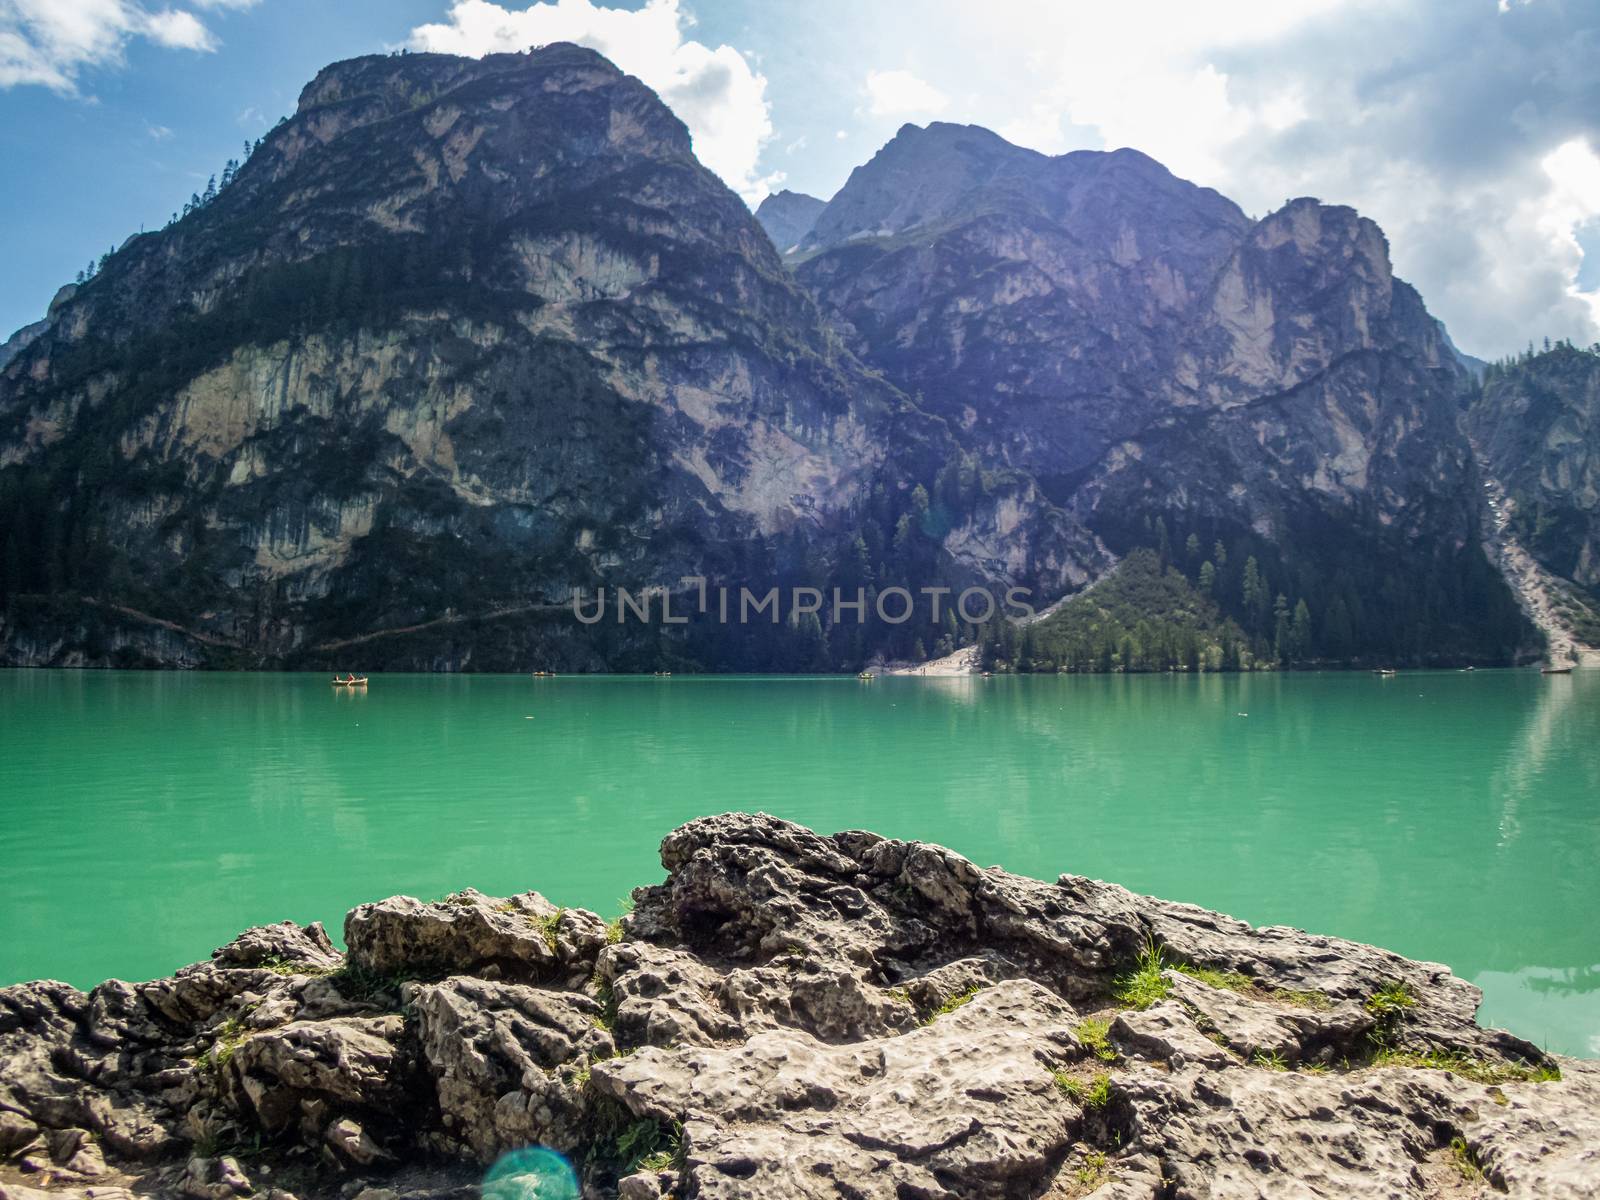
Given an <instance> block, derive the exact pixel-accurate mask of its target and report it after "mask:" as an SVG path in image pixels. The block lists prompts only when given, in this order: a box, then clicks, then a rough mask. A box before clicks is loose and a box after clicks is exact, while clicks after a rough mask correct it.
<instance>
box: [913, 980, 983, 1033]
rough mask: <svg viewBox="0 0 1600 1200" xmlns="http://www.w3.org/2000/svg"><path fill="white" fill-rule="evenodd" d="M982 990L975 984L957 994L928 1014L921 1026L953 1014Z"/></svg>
mask: <svg viewBox="0 0 1600 1200" xmlns="http://www.w3.org/2000/svg"><path fill="white" fill-rule="evenodd" d="M982 990H983V989H982V988H981V987H979V986H978V985H977V984H973V985H972V986H971V987H969V988H967V989H966V990H965V991H960V992H957V993H956V994H955V995H953V996H951V997H950V998H949V999H947V1000H946V1001H945V1002H944V1003H943V1004H941V1005H939V1007H938V1008H936V1009H934V1010H933V1011H932V1012H931V1013H929V1014H928V1019H927V1020H926V1021H924V1022H923V1024H924V1025H932V1024H933V1023H934V1022H935V1021H937V1020H938V1019H939V1018H940V1017H943V1016H948V1015H949V1014H950V1013H953V1012H955V1010H956V1009H958V1008H960V1007H961V1006H962V1005H963V1004H968V1003H971V1001H972V998H973V997H974V996H976V995H977V994H978V993H979V992H981V991H982ZM907 999H908V1000H909V999H910V997H909V996H908V997H907Z"/></svg>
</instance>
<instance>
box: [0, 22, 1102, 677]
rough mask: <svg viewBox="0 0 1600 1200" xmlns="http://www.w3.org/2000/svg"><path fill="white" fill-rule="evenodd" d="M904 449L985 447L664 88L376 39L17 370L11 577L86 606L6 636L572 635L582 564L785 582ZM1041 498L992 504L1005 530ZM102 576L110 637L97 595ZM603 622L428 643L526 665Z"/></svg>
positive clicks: (212, 654) (10, 470)
mask: <svg viewBox="0 0 1600 1200" xmlns="http://www.w3.org/2000/svg"><path fill="white" fill-rule="evenodd" d="M891 447H893V448H894V449H895V451H896V453H897V455H898V456H899V458H898V461H899V462H904V463H906V464H908V465H909V466H910V467H912V468H914V469H920V468H921V467H922V466H924V465H927V464H934V465H935V466H936V465H937V464H938V463H940V462H942V461H944V459H945V458H947V457H948V456H949V455H950V454H952V453H953V449H952V444H951V443H950V439H949V437H948V435H947V433H946V432H945V431H944V430H943V429H942V428H941V427H940V426H939V425H938V423H937V422H929V421H927V420H925V419H924V418H922V417H921V416H920V415H919V414H917V413H915V412H914V411H913V410H911V409H910V407H909V405H907V403H906V401H905V398H904V397H903V396H901V395H900V394H899V393H898V392H896V391H895V389H893V388H892V387H890V386H888V385H886V384H884V383H882V382H881V381H879V380H877V379H875V378H873V377H872V376H870V375H869V374H867V373H866V372H864V371H862V370H861V369H860V368H859V367H858V366H857V365H856V364H855V362H854V361H853V360H852V359H851V357H850V356H849V355H848V354H847V353H845V352H843V351H842V350H841V348H840V347H839V346H838V344H837V341H836V339H835V337H834V336H833V334H832V333H831V331H830V329H829V328H828V327H827V325H826V323H825V322H824V321H823V319H822V318H821V316H820V314H819V312H818V310H817V308H816V306H815V304H814V303H813V302H812V301H811V299H810V298H808V297H807V296H806V295H805V293H804V292H803V291H802V290H801V289H799V288H798V287H796V286H795V284H794V283H793V282H792V280H791V279H790V278H789V276H788V275H787V273H786V272H785V271H784V269H783V268H782V266H781V265H780V262H779V259H778V256H777V254H776V253H775V251H774V250H773V248H772V245H771V243H770V241H769V240H768V238H767V237H766V235H765V234H764V233H763V231H762V229H761V227H760V226H759V225H758V224H757V223H756V221H755V220H754V219H753V218H752V217H751V215H750V213H749V212H748V211H747V210H746V209H745V208H744V206H743V205H742V204H741V203H740V202H739V200H738V199H737V197H735V196H734V195H733V194H732V193H731V192H729V191H728V189H727V188H726V187H724V186H723V185H722V184H721V183H720V182H719V181H718V180H717V179H716V178H715V177H714V176H713V175H711V174H710V173H709V172H708V171H706V170H705V169H704V168H703V167H701V166H700V164H699V163H698V162H697V161H696V160H695V158H694V156H693V154H692V152H691V148H690V142H689V137H688V133H687V131H686V129H685V128H684V126H683V125H682V124H681V122H679V121H678V120H677V119H676V118H675V117H674V116H673V115H672V114H671V113H670V112H669V111H668V110H667V109H666V108H665V107H664V106H663V105H662V104H661V103H660V101H659V100H658V99H657V98H656V97H655V95H654V94H653V93H651V92H650V91H649V90H648V89H647V88H645V87H644V85H642V84H641V83H639V82H638V81H637V80H635V79H633V78H631V77H629V76H626V75H624V74H622V73H621V72H620V71H618V70H617V69H616V68H615V67H613V66H612V65H611V64H610V63H608V62H607V61H605V60H604V59H603V58H601V57H600V56H598V55H596V54H594V53H592V52H590V51H586V50H581V49H579V48H577V47H572V46H553V47H548V48H545V49H542V50H540V51H537V52H534V53H531V54H528V55H495V56H490V57H487V58H483V59H479V60H469V59H459V58H453V57H449V56H441V55H410V56H404V57H374V58H364V59H357V60H353V61H351V62H346V63H340V64H337V65H335V66H333V67H330V68H328V69H327V70H325V71H324V72H322V73H321V74H320V75H319V76H318V77H317V78H316V79H315V80H314V81H313V82H312V83H311V84H310V85H308V86H307V88H306V89H305V91H304V92H303V94H302V96H301V99H300V104H299V108H298V110H297V112H296V113H295V115H294V116H293V117H292V118H291V119H289V120H288V121H287V122H286V123H285V124H283V125H281V126H280V127H279V128H278V129H276V130H274V131H273V133H272V134H271V135H269V136H268V138H267V139H266V141H265V143H264V144H263V145H262V146H261V147H260V148H259V149H258V150H257V152H256V153H255V154H254V155H253V156H252V157H251V158H250V160H249V161H248V162H247V163H246V164H245V165H244V166H243V168H242V169H241V170H240V171H239V173H238V176H237V179H236V180H235V181H234V182H232V183H231V185H230V186H228V187H226V188H225V189H224V190H223V191H222V192H221V193H220V194H219V195H218V197H217V199H216V200H215V201H214V202H212V203H210V204H207V205H206V206H205V207H203V208H201V209H199V210H197V211H196V212H195V213H193V214H192V215H189V216H187V217H185V218H184V220H182V221H181V222H179V223H177V224H176V225H174V226H172V227H171V228H169V229H167V230H166V231H164V232H161V233H157V234H149V235H145V236H142V237H138V238H135V239H133V240H132V241H131V242H130V243H129V244H128V245H127V246H126V247H125V248H124V249H123V250H121V251H120V252H118V253H117V254H116V255H114V256H113V257H112V258H111V260H110V261H109V263H108V264H107V265H106V266H105V268H104V269H103V270H102V271H101V273H100V274H99V275H98V276H96V277H95V278H94V279H93V280H92V281H91V282H90V283H89V284H87V285H86V286H84V287H83V288H81V289H80V290H79V291H78V292H77V293H76V294H75V295H73V296H71V297H69V298H68V299H67V300H66V301H65V302H64V303H62V304H60V305H59V306H58V307H57V308H56V310H55V311H54V312H53V314H52V316H51V318H50V320H49V322H48V323H47V326H46V327H45V328H44V329H43V330H40V331H37V332H36V333H35V334H34V335H33V337H32V340H31V341H30V342H29V343H28V344H27V345H26V346H24V347H23V348H22V349H21V351H20V352H19V353H17V354H16V356H15V358H14V359H13V361H11V362H10V363H9V364H7V365H6V367H5V370H4V373H3V375H0V467H4V468H5V471H4V475H3V476H0V486H3V487H4V488H5V497H4V498H5V499H6V502H7V503H6V509H7V511H8V513H9V514H10V519H9V520H8V522H7V525H8V527H7V529H6V531H5V533H4V535H3V536H0V543H4V544H5V545H7V546H9V549H8V550H7V551H6V553H7V555H8V559H9V561H10V562H11V563H12V564H14V568H15V569H13V570H12V571H11V573H10V575H9V577H8V580H7V584H6V587H7V594H8V595H10V596H18V595H20V596H24V597H32V596H38V595H46V596H49V597H51V598H52V601H53V602H52V605H51V607H50V608H49V610H48V611H42V610H30V609H27V607H26V605H24V610H23V611H20V612H19V610H18V608H17V606H16V605H15V604H12V605H10V606H9V607H10V609H11V615H10V619H9V623H8V626H7V641H8V644H9V647H10V649H9V654H10V656H11V657H12V658H13V660H20V661H56V660H66V661H76V660H77V657H78V656H82V657H87V658H88V659H91V660H92V659H95V658H100V657H105V655H106V653H107V652H108V650H107V646H106V645H104V644H97V645H95V646H87V645H84V644H83V643H84V642H85V641H86V640H89V639H90V638H91V635H94V634H96V630H97V629H98V627H99V626H101V625H103V624H104V623H105V622H106V621H107V620H110V621H111V622H112V624H113V625H114V626H116V627H115V628H113V629H111V630H109V631H107V630H104V629H99V641H100V642H101V643H103V642H104V639H105V638H106V637H109V638H110V639H111V640H112V642H114V643H115V645H117V646H121V645H130V646H131V649H130V650H128V651H126V653H127V654H135V655H144V656H145V657H152V658H156V659H158V660H163V661H167V660H171V658H172V653H171V646H170V641H171V639H172V637H173V635H180V640H182V637H187V638H188V641H187V643H185V644H186V646H187V659H186V660H196V661H219V660H230V661H306V660H310V661H320V660H321V659H322V658H323V657H327V656H331V657H333V658H335V659H336V658H337V657H338V651H339V649H340V647H341V645H343V644H344V643H346V642H347V641H348V639H350V638H352V637H360V636H366V635H368V634H370V633H372V632H373V631H382V630H393V629H404V628H409V627H412V626H416V625H430V624H431V625H435V626H436V625H437V623H439V622H441V621H442V622H445V623H450V622H456V621H459V620H460V619H462V618H463V617H464V616H474V617H482V616H486V615H492V614H497V613H504V612H508V611H516V612H518V613H521V614H525V615H527V617H528V618H529V619H530V620H532V621H535V622H537V620H538V619H539V615H540V614H541V613H550V614H554V613H557V612H559V611H562V606H564V605H565V604H566V602H567V600H568V598H569V596H570V595H571V593H572V591H573V590H574V589H575V588H591V589H592V588H596V587H599V586H601V585H603V584H605V583H608V582H609V583H613V584H617V583H620V584H625V585H627V586H630V587H642V586H651V585H656V586H668V587H675V586H677V584H678V580H679V578H680V577H681V576H685V575H697V574H706V575H712V576H718V575H722V574H729V573H733V572H736V571H740V570H744V571H747V572H756V571H759V570H761V569H765V570H766V571H768V572H769V573H770V572H771V571H774V570H780V569H782V567H783V566H784V564H785V561H786V556H788V557H789V558H793V557H794V556H795V555H797V554H798V553H799V551H797V550H795V549H794V548H795V547H797V546H798V547H802V548H804V547H811V548H813V549H815V548H819V547H820V548H822V549H824V550H825V548H826V547H827V546H828V545H829V544H831V541H830V539H834V538H836V537H841V536H843V535H844V534H845V533H847V532H853V530H854V527H855V524H856V517H857V516H858V514H859V509H860V508H861V507H862V506H863V504H865V503H866V501H867V499H868V497H869V495H872V494H876V495H878V496H879V497H880V498H882V497H885V496H887V497H889V500H888V501H887V502H888V503H892V498H893V497H894V496H895V495H897V494H898V493H899V492H900V491H901V490H903V489H904V488H905V487H908V486H909V481H908V480H906V479H904V478H902V474H901V471H900V467H899V466H898V465H897V463H891V462H889V455H888V451H889V449H890V448H891ZM929 469H932V468H931V467H930V468H929ZM1011 499H1012V492H1011V491H1006V490H1004V489H1002V494H997V495H996V496H995V497H994V498H993V500H992V504H991V508H993V509H996V510H998V509H1000V508H1002V507H1004V505H1005V504H1007V503H1009V502H1010V501H1011ZM1022 503H1023V505H1024V506H1029V503H1030V502H1029V501H1028V500H1027V499H1026V498H1024V499H1023V500H1022ZM1040 511H1041V509H1040V506H1038V505H1032V506H1031V514H1025V515H1024V516H1023V517H1022V518H1021V519H1020V520H1018V519H1015V518H1001V517H997V516H996V515H995V513H994V512H993V511H991V512H989V513H988V514H987V515H985V513H984V511H983V508H982V506H981V505H980V506H979V507H978V509H977V510H975V511H973V512H972V513H970V514H968V515H969V516H970V517H971V519H973V520H975V521H978V522H979V523H980V524H982V525H984V527H985V528H986V529H987V530H989V532H990V533H991V534H992V535H993V536H995V537H1003V534H1004V532H1005V531H1004V530H1002V529H1001V528H1000V527H1001V526H1002V525H1004V526H1006V527H1007V528H1008V529H1009V527H1010V526H1016V525H1022V526H1026V525H1028V524H1029V521H1030V520H1032V519H1033V517H1036V516H1038V514H1039V512H1040ZM1039 519H1040V520H1041V521H1043V522H1044V524H1045V525H1048V524H1049V523H1050V521H1051V520H1052V518H1051V517H1050V516H1049V515H1048V514H1045V515H1044V516H1042V517H1039ZM1044 537H1045V541H1046V542H1049V541H1050V538H1051V535H1049V534H1048V532H1046V533H1045V535H1044ZM1024 540H1028V539H1024ZM1057 540H1058V541H1059V539H1057ZM1029 544H1030V551H1031V545H1032V543H1031V540H1030V541H1029ZM1049 557H1050V555H1049V554H1048V553H1047V554H1046V555H1045V558H1049ZM1066 557H1067V558H1070V557H1071V556H1070V554H1069V555H1066ZM1079 574H1080V575H1081V572H1079ZM1064 578H1065V577H1064V576H1063V574H1062V572H1060V571H1058V572H1056V577H1055V578H1053V579H1051V580H1050V584H1051V585H1052V586H1054V587H1056V588H1057V589H1059V588H1060V587H1061V586H1063V582H1064ZM756 581H757V582H759V581H760V577H759V574H758V575H757V579H756ZM78 595H83V596H86V597H89V598H90V599H91V600H94V601H96V602H97V603H96V604H95V605H94V606H92V607H93V611H94V614H96V619H95V621H93V622H89V623H88V625H93V626H95V628H89V627H88V625H85V624H84V623H83V622H82V621H81V620H80V617H79V616H74V615H73V614H70V613H66V612H64V611H63V604H64V603H66V601H65V600H64V597H72V596H78ZM140 613H142V614H145V615H146V616H147V617H150V618H159V620H160V621H162V622H165V624H156V623H155V622H154V621H152V620H142V619H141V618H138V617H136V615H135V614H140ZM126 621H134V622H135V624H136V625H137V626H138V628H140V629H142V630H144V633H143V634H139V635H138V636H134V635H132V634H130V633H129V632H128V631H127V629H125V628H123V624H124V623H125V622H126ZM552 621H554V618H553V617H552ZM581 632H582V631H581V630H579V629H577V628H576V627H575V624H574V622H572V621H571V620H570V619H568V620H565V621H561V622H557V623H555V624H553V625H552V628H551V629H549V630H547V631H546V632H545V633H541V634H538V635H537V636H534V635H532V634H529V633H528V632H527V631H526V630H523V631H521V632H519V633H517V634H514V635H509V636H510V639H511V640H510V642H509V643H507V642H505V641H504V638H505V637H506V636H507V635H504V634H503V633H496V634H493V635H486V634H484V633H483V632H482V631H474V632H472V633H470V634H468V635H467V636H465V637H457V638H454V639H453V640H452V641H450V642H449V643H448V644H441V643H440V642H439V641H438V640H437V639H427V638H425V639H422V640H420V641H416V640H414V641H413V643H412V644H411V645H410V646H409V647H407V648H405V649H403V650H400V651H396V652H395V653H397V654H398V655H399V657H398V658H397V659H396V660H395V661H397V662H398V663H402V664H405V665H418V666H435V665H439V666H464V665H474V660H473V657H472V655H473V653H474V648H475V647H477V646H485V645H492V646H493V652H492V655H480V656H479V658H478V659H477V662H478V663H481V664H483V665H508V666H509V665H516V664H518V663H520V662H523V661H527V660H529V659H532V660H534V661H537V660H538V659H539V658H540V656H547V655H549V654H551V653H553V652H556V651H557V650H559V649H560V648H559V647H556V648H555V649H554V650H553V649H552V647H551V645H550V644H549V637H554V638H555V639H556V640H557V642H560V641H562V640H564V639H569V638H571V637H574V636H577V635H578V634H580V633H581ZM546 634H548V635H549V637H547V636H546ZM530 637H531V638H532V641H531V642H530V640H529V639H530ZM130 638H132V641H131V642H130V640H129V639H130ZM157 638H159V639H160V640H159V641H158V640H156V639H157ZM112 648H115V647H112ZM614 650H615V648H614V647H613V648H611V649H607V648H595V647H594V646H592V645H589V646H587V647H586V648H584V649H581V650H574V651H572V652H571V653H570V654H568V655H567V659H566V660H567V661H568V662H571V663H573V664H575V665H602V664H603V663H604V662H605V661H606V660H607V656H608V655H609V654H611V653H613V652H614ZM371 653H372V654H373V655H376V656H377V657H378V658H379V659H380V660H383V658H384V656H385V655H386V654H389V653H390V651H388V650H387V649H385V648H382V647H375V648H373V649H372V652H371ZM563 653H565V652H563ZM230 655H231V656H232V658H231V659H230V657H229V656H230ZM365 661H371V656H369V657H368V658H367V659H365Z"/></svg>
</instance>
